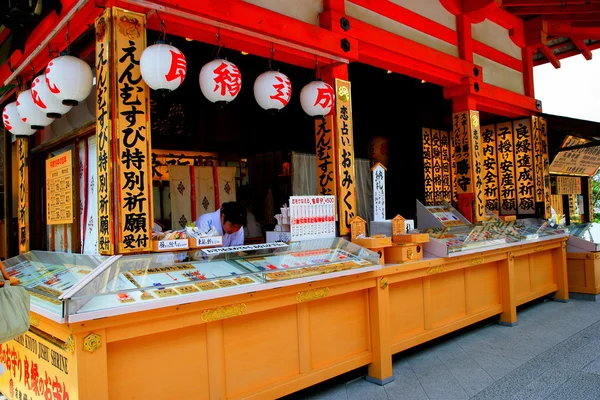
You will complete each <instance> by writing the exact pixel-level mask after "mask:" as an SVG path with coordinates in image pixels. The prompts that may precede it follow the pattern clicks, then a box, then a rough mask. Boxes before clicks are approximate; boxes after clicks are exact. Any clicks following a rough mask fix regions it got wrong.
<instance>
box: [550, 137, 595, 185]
mask: <svg viewBox="0 0 600 400" xmlns="http://www.w3.org/2000/svg"><path fill="white" fill-rule="evenodd" d="M588 142H589V140H587V139H582V138H578V137H575V136H570V135H568V136H567V137H566V138H565V140H564V141H563V143H562V145H561V147H562V148H565V147H572V146H578V145H582V144H586V143H588ZM598 167H600V147H598V146H594V147H588V148H583V149H576V150H567V151H561V152H559V153H558V154H557V155H556V157H554V160H553V161H552V165H550V173H552V174H569V175H580V176H594V175H595V174H596V171H597V170H598Z"/></svg>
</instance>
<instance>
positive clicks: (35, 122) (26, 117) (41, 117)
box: [17, 90, 52, 130]
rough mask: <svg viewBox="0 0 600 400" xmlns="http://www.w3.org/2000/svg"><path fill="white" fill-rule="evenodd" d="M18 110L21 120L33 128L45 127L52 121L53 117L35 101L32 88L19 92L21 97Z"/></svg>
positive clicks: (18, 101)
mask: <svg viewBox="0 0 600 400" xmlns="http://www.w3.org/2000/svg"><path fill="white" fill-rule="evenodd" d="M17 112H18V113H19V116H20V117H21V121H23V122H25V123H26V124H27V125H29V126H30V127H31V129H35V130H38V129H44V127H45V126H48V125H50V124H51V123H52V118H48V117H47V116H46V114H45V113H44V112H43V111H42V110H40V109H39V108H38V107H37V106H36V105H35V103H34V102H33V97H31V90H25V91H23V92H21V93H19V97H17Z"/></svg>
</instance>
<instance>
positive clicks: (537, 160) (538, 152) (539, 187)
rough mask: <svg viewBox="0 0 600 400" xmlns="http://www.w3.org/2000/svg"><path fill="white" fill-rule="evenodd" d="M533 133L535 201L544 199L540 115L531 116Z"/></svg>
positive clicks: (539, 201) (538, 201)
mask: <svg viewBox="0 0 600 400" xmlns="http://www.w3.org/2000/svg"><path fill="white" fill-rule="evenodd" d="M531 134H532V136H533V170H534V174H535V176H534V182H535V201H536V202H537V203H541V202H543V201H544V155H543V149H542V133H541V127H540V121H539V118H538V117H531Z"/></svg>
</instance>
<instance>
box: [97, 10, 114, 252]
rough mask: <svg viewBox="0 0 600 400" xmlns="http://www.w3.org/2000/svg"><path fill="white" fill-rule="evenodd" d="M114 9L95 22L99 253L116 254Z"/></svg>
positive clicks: (104, 13) (106, 11)
mask: <svg viewBox="0 0 600 400" xmlns="http://www.w3.org/2000/svg"><path fill="white" fill-rule="evenodd" d="M111 13H112V10H111V8H110V7H109V8H106V9H105V10H104V12H103V13H102V14H101V15H100V16H99V17H98V18H97V19H96V23H95V26H96V143H97V146H98V151H97V157H98V160H97V168H98V221H99V222H98V223H99V229H98V253H100V254H104V255H110V254H114V219H113V216H112V204H113V191H114V189H113V169H112V165H113V157H112V147H111V143H112V125H111V121H110V115H111V101H110V100H111V80H110V60H111V59H112V49H111V44H112V40H111V32H112V28H111V27H112V20H111Z"/></svg>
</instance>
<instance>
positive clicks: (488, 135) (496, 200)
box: [481, 125, 500, 215]
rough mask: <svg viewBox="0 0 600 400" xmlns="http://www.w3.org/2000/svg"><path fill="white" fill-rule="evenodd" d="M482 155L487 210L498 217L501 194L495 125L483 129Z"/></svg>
mask: <svg viewBox="0 0 600 400" xmlns="http://www.w3.org/2000/svg"><path fill="white" fill-rule="evenodd" d="M481 153H482V160H481V165H482V168H483V191H484V195H485V208H487V209H488V210H489V211H491V212H493V213H494V214H496V215H497V214H498V212H499V210H500V193H499V190H498V157H497V154H498V153H497V150H496V126H495V125H487V126H482V127H481Z"/></svg>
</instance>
